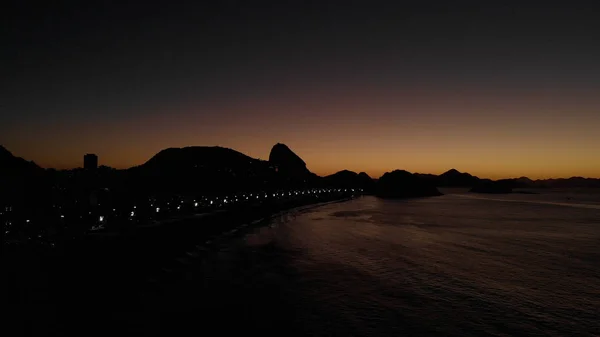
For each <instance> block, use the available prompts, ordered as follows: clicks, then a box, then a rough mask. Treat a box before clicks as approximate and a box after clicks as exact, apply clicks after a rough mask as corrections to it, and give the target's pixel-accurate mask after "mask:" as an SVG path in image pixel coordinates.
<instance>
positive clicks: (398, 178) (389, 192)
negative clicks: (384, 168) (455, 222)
mask: <svg viewBox="0 0 600 337" xmlns="http://www.w3.org/2000/svg"><path fill="white" fill-rule="evenodd" d="M375 193H376V195H377V196H378V197H381V198H415V197H431V196H438V195H442V193H440V191H439V190H438V189H437V187H436V186H435V185H434V184H433V183H432V182H430V181H427V180H426V179H423V178H422V177H420V176H419V175H416V174H412V173H410V172H407V171H404V170H395V171H392V172H387V173H385V174H384V175H383V176H381V178H379V180H378V181H377V184H376V192H375Z"/></svg>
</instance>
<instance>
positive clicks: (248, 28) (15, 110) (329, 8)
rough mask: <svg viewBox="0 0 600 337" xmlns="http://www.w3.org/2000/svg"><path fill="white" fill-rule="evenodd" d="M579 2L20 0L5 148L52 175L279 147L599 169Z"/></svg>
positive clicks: (381, 167) (326, 160)
mask: <svg viewBox="0 0 600 337" xmlns="http://www.w3.org/2000/svg"><path fill="white" fill-rule="evenodd" d="M386 3H387V4H386ZM591 6H593V4H591V5H590V4H587V5H584V4H583V3H579V4H577V3H569V4H566V3H561V5H555V4H549V3H544V6H543V7H542V6H539V5H538V6H534V5H522V4H519V5H514V6H513V5H507V4H503V5H490V4H476V5H473V4H469V5H467V4H466V3H464V2H463V3H461V4H460V5H459V4H457V3H456V2H452V3H451V4H448V3H446V2H440V3H438V4H435V5H434V4H432V3H428V4H427V5H421V4H410V5H406V4H390V2H387V1H386V2H379V3H376V2H368V3H366V2H362V1H361V2H359V1H344V2H328V3H327V4H323V3H322V2H302V3H301V2H294V1H278V2H254V3H253V4H249V3H248V2H244V1H225V2H221V3H220V4H211V5H207V4H205V3H204V2H193V3H191V2H190V3H188V4H181V3H179V4H177V3H176V2H165V3H162V4H157V3H154V2H153V3H147V2H133V1H119V2H115V3H113V4H110V3H107V2H103V3H102V4H101V3H100V2H95V1H90V2H74V1H64V2H60V3H54V2H53V3H45V2H39V4H31V3H22V2H18V3H16V4H15V8H16V11H15V12H14V13H9V15H8V17H9V20H8V22H9V27H10V31H9V33H10V35H9V39H8V44H7V45H6V46H5V48H6V50H8V51H10V52H9V53H6V54H4V56H3V59H2V63H3V65H4V66H5V69H6V71H5V75H4V76H3V80H2V90H3V92H4V93H5V95H6V98H5V101H4V104H3V105H2V110H3V113H2V114H0V134H1V135H2V136H1V138H0V143H1V144H4V145H5V146H6V147H7V148H9V149H10V150H11V151H12V152H13V153H15V154H18V155H19V156H22V157H24V158H26V159H28V160H34V161H35V162H36V163H38V164H40V165H41V166H44V167H57V168H72V167H77V166H80V165H81V164H80V163H81V155H82V154H83V153H88V152H92V153H96V154H98V155H99V157H100V158H102V163H103V164H106V165H108V166H112V167H117V168H127V167H131V166H135V165H139V164H142V163H144V162H145V161H147V160H148V159H149V158H151V157H152V156H153V155H154V154H155V153H157V152H158V151H160V150H162V149H164V148H167V147H184V146H190V145H208V146H211V145H219V146H224V147H228V148H234V149H236V150H238V151H241V152H242V153H245V154H247V155H249V156H251V157H255V158H262V159H266V158H267V157H268V151H269V149H270V147H271V145H272V144H274V143H276V142H282V143H285V144H288V145H290V146H291V147H292V148H293V149H294V151H296V153H298V154H299V155H300V156H301V157H302V158H303V159H304V160H305V161H306V163H307V164H308V169H310V171H312V172H315V173H317V174H319V175H328V174H331V173H334V172H337V171H340V170H343V169H349V170H353V171H356V172H359V171H365V172H367V173H368V174H369V175H371V176H372V177H379V176H381V175H382V174H383V173H384V172H386V171H391V170H393V169H397V168H402V169H406V170H408V171H411V172H422V173H434V174H439V173H442V172H444V171H446V170H447V169H448V168H451V167H458V168H460V169H461V170H464V171H468V172H470V173H472V174H474V175H477V176H485V177H489V178H504V177H517V176H523V175H524V176H528V177H531V178H546V177H570V176H587V177H597V178H598V177H600V157H598V156H597V155H595V153H596V152H597V150H598V148H600V135H599V133H598V132H597V130H598V129H600V114H599V113H598V111H600V97H598V95H597V93H598V92H600V82H599V79H600V61H599V60H600V47H599V45H598V43H597V41H599V40H600V35H598V32H599V31H600V24H599V23H598V20H597V18H596V16H597V15H596V13H597V11H596V10H595V8H593V7H591Z"/></svg>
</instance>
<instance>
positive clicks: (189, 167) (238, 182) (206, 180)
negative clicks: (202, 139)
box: [129, 146, 276, 194]
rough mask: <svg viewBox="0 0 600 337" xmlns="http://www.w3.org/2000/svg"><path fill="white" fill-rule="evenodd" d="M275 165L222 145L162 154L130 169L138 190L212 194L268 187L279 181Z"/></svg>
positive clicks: (181, 149)
mask: <svg viewBox="0 0 600 337" xmlns="http://www.w3.org/2000/svg"><path fill="white" fill-rule="evenodd" d="M275 175H276V172H275V170H274V169H273V168H272V167H271V165H270V164H269V163H268V162H266V161H262V160H259V159H254V158H252V157H249V156H247V155H245V154H243V153H240V152H238V151H235V150H232V149H229V148H224V147H219V146H212V147H211V146H190V147H184V148H168V149H165V150H162V151H160V152H159V153H157V154H156V155H154V156H153V157H152V158H150V159H149V160H148V161H147V162H146V163H144V164H142V165H140V166H138V167H135V168H132V169H130V170H129V176H130V178H131V179H132V180H133V181H136V182H137V185H141V186H136V188H144V187H143V186H144V185H146V186H147V187H146V188H150V189H152V190H155V191H158V192H162V193H192V192H195V193H198V192H206V193H209V194H214V193H219V192H225V193H229V192H234V191H238V190H245V189H260V188H265V187H266V185H267V183H268V182H269V181H273V180H274V179H275Z"/></svg>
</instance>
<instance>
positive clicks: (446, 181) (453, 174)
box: [416, 169, 481, 187]
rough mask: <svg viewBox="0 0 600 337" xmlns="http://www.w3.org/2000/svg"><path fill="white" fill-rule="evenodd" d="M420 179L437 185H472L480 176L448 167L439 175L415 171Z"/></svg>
mask: <svg viewBox="0 0 600 337" xmlns="http://www.w3.org/2000/svg"><path fill="white" fill-rule="evenodd" d="M416 175H417V176H419V177H420V178H421V179H423V180H425V181H428V182H429V183H431V184H434V185H435V186H437V187H473V186H475V185H477V184H478V183H479V181H480V180H481V179H480V178H478V177H476V176H473V175H471V174H469V173H466V172H460V171H458V170H457V169H450V170H448V171H446V172H444V173H442V174H440V175H435V174H423V173H416Z"/></svg>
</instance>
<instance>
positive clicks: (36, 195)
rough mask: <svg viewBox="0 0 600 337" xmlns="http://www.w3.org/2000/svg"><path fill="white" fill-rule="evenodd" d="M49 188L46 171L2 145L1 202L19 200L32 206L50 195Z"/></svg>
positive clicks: (0, 167)
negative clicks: (43, 196)
mask: <svg viewBox="0 0 600 337" xmlns="http://www.w3.org/2000/svg"><path fill="white" fill-rule="evenodd" d="M48 188H49V187H48V184H47V183H46V180H45V170H44V169H42V168H41V167H39V166H38V165H37V164H35V163H34V162H32V161H27V160H25V159H23V158H21V157H17V156H14V155H13V154H12V153H11V152H10V151H8V150H7V149H6V148H5V147H4V146H1V145H0V201H6V200H19V202H21V203H24V204H29V205H32V204H33V202H34V201H35V202H37V201H39V199H40V196H41V195H42V194H46V193H48Z"/></svg>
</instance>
